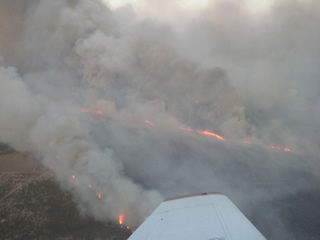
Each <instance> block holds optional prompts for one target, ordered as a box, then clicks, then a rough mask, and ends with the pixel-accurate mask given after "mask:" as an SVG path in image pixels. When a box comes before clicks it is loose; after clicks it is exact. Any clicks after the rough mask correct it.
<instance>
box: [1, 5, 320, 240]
mask: <svg viewBox="0 0 320 240" xmlns="http://www.w3.org/2000/svg"><path fill="white" fill-rule="evenodd" d="M156 2H157V1H156ZM149 4H151V3H149ZM152 4H153V3H152ZM152 4H151V5H152ZM158 4H159V3H158ZM163 4H164V3H163ZM164 5H166V6H170V3H169V2H165V4H164ZM319 13H320V4H319V3H318V2H317V1H308V2H307V3H301V2H300V1H281V2H278V3H277V5H274V6H273V7H272V8H271V9H270V11H268V12H265V13H264V14H260V15H255V14H253V13H252V12H250V11H248V9H247V8H245V7H243V5H241V3H235V2H234V1H220V2H218V3H217V4H212V5H210V6H209V5H208V7H207V8H206V9H204V11H203V12H201V14H198V15H197V14H195V15H193V17H192V18H189V17H188V15H186V16H184V17H185V18H184V22H183V23H181V24H179V25H174V24H173V25H172V24H171V23H165V22H161V21H160V20H152V19H142V20H141V18H138V17H137V16H136V15H135V12H134V10H133V8H132V7H130V6H127V7H123V8H121V9H117V10H110V9H109V8H108V7H107V6H106V5H105V4H103V3H102V2H100V1H98V0H59V1H50V0H41V1H40V0H32V1H28V2H26V1H25V2H20V1H18V0H17V1H12V0H10V1H9V0H8V1H7V0H5V1H1V2H0V65H1V66H0V141H2V142H5V143H8V144H10V145H12V146H13V147H15V148H16V149H17V150H21V151H30V152H33V153H34V154H36V155H37V156H38V157H39V158H41V159H43V163H44V165H45V166H47V167H49V168H50V169H52V170H53V171H54V173H55V175H56V178H57V180H58V181H59V182H60V184H61V186H62V187H63V188H65V189H66V190H70V191H72V192H73V193H74V198H75V200H76V201H77V203H78V205H79V209H80V210H81V211H82V212H83V213H84V214H89V215H92V216H94V217H95V218H96V219H99V220H112V221H117V219H118V216H119V214H122V213H124V214H125V217H126V224H128V225H132V226H136V225H137V224H139V223H140V222H141V221H142V219H143V218H144V217H146V216H148V214H149V213H150V212H151V211H152V209H153V208H154V207H155V206H156V205H157V204H158V203H159V202H160V201H162V199H163V198H164V197H166V196H169V195H171V196H172V195H179V194H184V193H190V192H200V191H210V190H212V191H222V192H225V193H226V194H228V195H229V196H230V195H231V196H232V197H233V199H236V200H237V201H238V203H242V202H246V200H247V199H245V198H244V196H248V195H249V194H250V196H251V197H250V198H251V199H252V200H257V201H260V200H261V199H266V198H272V197H278V196H279V195H281V194H287V193H293V192H295V191H296V189H293V188H292V187H291V186H290V187H288V188H286V191H287V192H285V193H281V194H280V193H278V192H276V193H273V195H270V194H269V193H266V192H263V191H260V189H258V187H256V186H252V185H251V183H252V181H255V180H254V179H257V178H259V179H283V178H284V179H286V180H287V181H289V180H290V181H291V180H292V179H291V176H289V175H288V176H286V175H285V177H284V176H283V174H284V173H285V172H286V171H287V167H288V166H290V167H291V166H294V167H293V169H294V170H292V171H298V170H299V171H300V170H301V171H302V172H303V174H305V173H306V172H308V173H310V176H312V177H311V178H315V179H319V171H318V167H317V166H318V165H317V163H316V162H314V161H313V158H312V159H311V160H310V161H308V164H305V162H304V163H302V162H301V158H300V157H299V156H295V155H294V154H291V155H289V157H288V155H279V156H278V155H276V156H275V155H273V154H272V153H270V149H267V148H266V147H267V146H269V145H276V146H281V147H282V148H283V149H284V148H292V150H293V151H294V152H295V153H299V154H310V155H313V156H318V154H319V150H318V149H319V142H320V139H319V136H318V135H317V134H315V132H316V130H318V131H319V122H320V118H319V111H318V110H319V109H320V99H319V96H318V95H317V90H319V86H320V85H319V76H320V72H319V67H318V66H319V63H320V59H319V56H320V46H319V42H320V34H319V33H318V31H317V29H318V28H319V22H320V21H319V20H320V19H319V16H320V15H319ZM179 14H183V11H182V10H181V9H180V10H179ZM162 21H164V20H162ZM177 26H179V28H178V27H177ZM81 109H85V111H81ZM97 110H99V111H101V112H98V114H95V111H97ZM99 113H102V115H101V114H99ZM146 120H148V121H149V122H145V121H146ZM152 125H153V126H152ZM181 128H183V129H188V128H192V129H195V130H208V131H214V132H217V133H218V134H220V135H222V136H224V137H225V138H227V140H229V141H227V142H222V141H221V142H218V140H217V141H214V140H213V141H211V140H208V139H206V138H205V139H204V138H203V136H200V135H197V134H195V132H189V131H183V130H181ZM245 139H246V140H250V141H251V142H252V143H255V144H256V145H255V146H256V147H257V149H256V148H254V147H252V148H251V147H246V146H243V145H241V144H240V142H242V141H243V140H245ZM279 158H280V160H279ZM296 169H298V170H296ZM248 172H249V174H248ZM270 174H271V176H270ZM72 176H74V177H72ZM230 176H232V178H230ZM307 182H308V179H302V180H301V181H299V182H298V183H297V184H296V187H297V188H299V189H300V188H301V189H304V188H305V186H306V184H307ZM88 185H91V186H92V187H91V188H89V187H88ZM240 186H241V187H240ZM98 194H101V199H99V198H98V196H97V195H98ZM247 194H248V195H247ZM243 205H245V203H243ZM271 215H272V214H270V216H271ZM272 217H273V216H272ZM279 221H280V220H279ZM279 225H281V223H279ZM281 234H282V233H281ZM281 234H278V235H276V236H280V235H281ZM281 236H282V235H281ZM287 236H289V237H290V236H291V235H290V234H288V235H287ZM283 239H285V238H283Z"/></svg>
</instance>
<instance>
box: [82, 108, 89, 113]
mask: <svg viewBox="0 0 320 240" xmlns="http://www.w3.org/2000/svg"><path fill="white" fill-rule="evenodd" d="M81 112H90V109H89V108H81Z"/></svg>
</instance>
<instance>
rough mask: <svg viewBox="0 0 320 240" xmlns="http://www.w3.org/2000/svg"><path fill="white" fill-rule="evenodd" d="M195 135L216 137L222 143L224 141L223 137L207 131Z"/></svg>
mask: <svg viewBox="0 0 320 240" xmlns="http://www.w3.org/2000/svg"><path fill="white" fill-rule="evenodd" d="M197 133H201V134H203V135H208V136H212V137H216V138H218V139H220V140H222V141H225V139H224V138H223V137H221V136H220V135H218V134H216V133H213V132H209V131H197Z"/></svg>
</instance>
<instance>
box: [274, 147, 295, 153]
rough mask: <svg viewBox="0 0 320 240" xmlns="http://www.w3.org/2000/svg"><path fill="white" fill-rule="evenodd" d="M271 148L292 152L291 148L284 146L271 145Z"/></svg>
mask: <svg viewBox="0 0 320 240" xmlns="http://www.w3.org/2000/svg"><path fill="white" fill-rule="evenodd" d="M270 148H273V149H278V150H282V151H285V152H291V149H290V148H282V147H278V146H270Z"/></svg>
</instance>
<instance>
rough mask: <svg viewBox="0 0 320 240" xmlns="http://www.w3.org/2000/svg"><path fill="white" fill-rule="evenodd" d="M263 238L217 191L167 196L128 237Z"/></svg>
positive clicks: (134, 239) (132, 239) (155, 239)
mask: <svg viewBox="0 0 320 240" xmlns="http://www.w3.org/2000/svg"><path fill="white" fill-rule="evenodd" d="M160 239H161V240H173V239H174V240H186V239H187V240H263V239H264V240H265V239H266V238H265V237H264V236H263V235H262V234H261V233H260V232H259V231H258V230H257V229H256V228H255V227H254V225H253V224H252V223H251V222H250V221H249V220H248V219H247V218H246V217H245V216H244V215H243V214H242V213H241V211H240V210H239V209H238V208H237V207H236V206H235V205H234V204H233V203H232V202H231V201H230V200H229V198H227V197H226V196H225V195H223V194H220V193H203V194H195V195H186V196H181V197H176V198H169V199H166V200H165V201H164V202H162V203H161V204H160V205H159V206H158V208H156V210H155V211H154V212H153V213H152V214H151V215H150V216H149V217H148V218H147V219H146V220H145V221H144V222H143V223H142V224H141V226H140V227H139V228H138V229H137V230H136V231H135V232H134V233H133V234H132V235H131V236H130V237H129V238H128V240H160Z"/></svg>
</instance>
